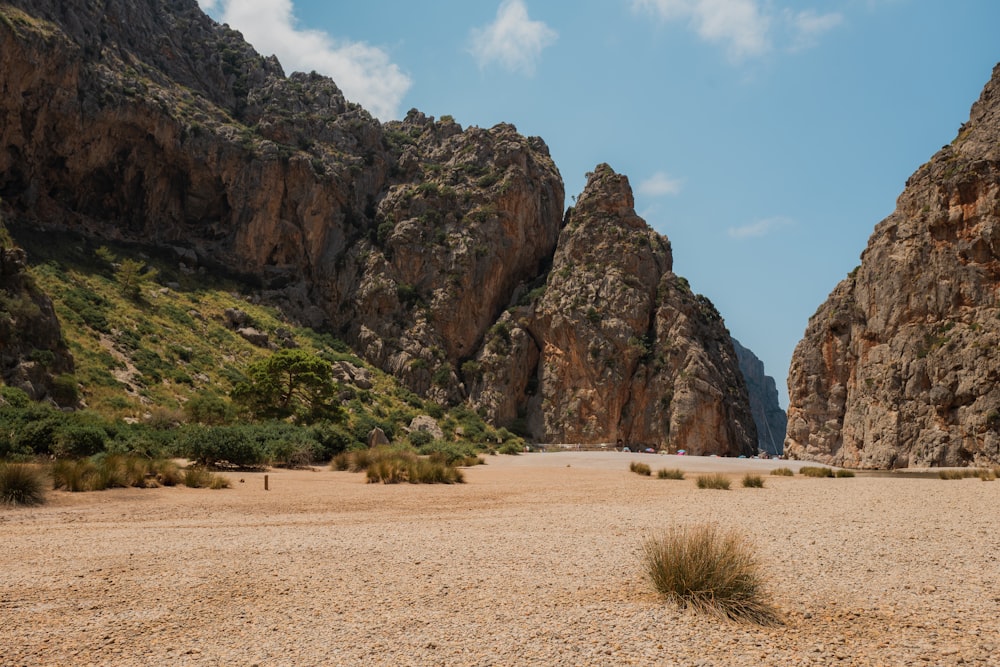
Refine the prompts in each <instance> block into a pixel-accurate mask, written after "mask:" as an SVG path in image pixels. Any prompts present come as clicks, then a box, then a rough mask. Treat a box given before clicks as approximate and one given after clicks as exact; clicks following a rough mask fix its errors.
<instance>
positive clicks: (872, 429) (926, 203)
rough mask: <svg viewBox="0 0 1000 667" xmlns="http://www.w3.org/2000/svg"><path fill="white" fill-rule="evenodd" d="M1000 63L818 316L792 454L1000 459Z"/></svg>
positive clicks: (884, 460) (958, 462)
mask: <svg viewBox="0 0 1000 667" xmlns="http://www.w3.org/2000/svg"><path fill="white" fill-rule="evenodd" d="M998 298H1000V66H998V68H996V69H994V72H993V77H992V80H991V81H990V82H989V83H988V84H987V86H986V88H985V90H984V91H983V93H982V96H981V97H980V99H979V101H978V102H976V104H975V105H973V107H972V112H971V116H970V119H969V121H968V122H967V123H965V124H964V125H963V126H962V128H961V129H960V131H959V133H958V136H957V137H956V138H955V140H954V141H953V142H952V143H951V144H950V145H948V146H945V147H943V148H942V149H941V150H940V151H939V152H938V153H937V155H935V156H934V157H933V158H932V159H931V161H930V162H928V163H927V164H925V165H923V166H922V167H920V169H918V170H917V172H916V173H915V174H913V176H911V177H910V179H909V180H908V181H907V183H906V189H905V190H904V192H903V194H902V195H901V196H900V197H899V200H898V201H897V206H896V210H895V211H894V212H893V213H892V214H891V215H890V216H889V217H887V218H886V219H885V220H883V221H882V222H881V223H879V224H878V225H877V226H876V228H875V231H874V233H873V234H872V237H871V239H870V240H869V242H868V247H867V248H866V249H865V251H864V253H863V254H862V258H861V265H860V266H859V267H858V268H857V269H856V270H855V271H853V272H852V273H851V274H850V276H848V277H847V278H846V279H845V280H844V281H842V282H841V283H840V284H839V285H838V286H837V287H836V289H834V291H833V292H832V293H831V294H830V296H829V298H828V299H827V301H826V303H824V304H823V305H822V306H820V308H819V310H817V312H816V314H815V315H813V317H812V318H811V319H810V321H809V325H808V328H807V329H806V333H805V337H804V338H803V339H802V341H801V342H800V343H799V345H798V346H797V348H796V350H795V354H794V356H793V358H792V364H791V369H790V374H789V378H788V388H789V410H788V436H787V438H786V441H785V451H786V453H787V454H788V455H789V456H793V457H796V458H803V459H810V460H817V461H822V462H825V463H831V464H836V465H844V466H850V467H857V468H900V467H908V466H963V465H990V464H996V463H998V462H1000V384H998V380H1000V360H998V357H997V355H996V354H995V352H996V349H997V345H998V344H1000V301H998Z"/></svg>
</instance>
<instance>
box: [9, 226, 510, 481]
mask: <svg viewBox="0 0 1000 667" xmlns="http://www.w3.org/2000/svg"><path fill="white" fill-rule="evenodd" d="M14 235H15V237H16V240H17V242H18V243H19V244H20V245H21V246H22V247H24V248H25V249H26V250H27V252H28V256H29V261H30V262H31V263H32V267H31V271H32V274H33V276H34V279H35V280H36V282H37V283H38V286H39V287H40V288H41V289H42V290H43V291H45V292H46V293H47V294H48V295H49V296H50V297H51V299H52V301H53V304H54V307H55V310H56V313H57V315H58V317H59V320H60V323H61V326H62V335H63V337H64V339H65V340H66V341H67V344H68V346H69V348H70V350H71V352H72V354H73V357H74V360H75V372H74V374H73V375H72V376H67V377H64V378H62V384H63V385H65V386H64V392H65V393H67V394H69V395H70V396H69V398H70V399H71V400H69V401H67V402H68V403H74V402H75V403H76V404H77V406H78V408H79V409H77V410H76V411H74V412H63V411H60V410H57V409H55V408H54V407H51V406H47V405H43V404H35V403H32V402H31V401H28V400H27V397H25V396H24V395H23V393H21V392H19V391H17V390H14V389H11V388H3V389H2V394H3V401H2V405H0V458H30V457H32V456H57V457H77V458H79V457H87V456H93V455H95V454H100V453H102V452H114V453H141V454H144V455H148V456H164V455H169V456H186V457H189V458H191V459H192V460H196V461H199V462H201V463H204V464H207V465H213V464H220V463H222V462H226V463H229V464H234V465H250V466H260V465H276V464H288V465H296V464H305V463H309V462H313V461H319V460H328V459H330V458H331V457H332V456H334V455H335V454H337V453H338V452H342V451H346V450H350V449H356V448H360V447H364V446H365V445H366V443H367V439H368V435H369V433H370V432H371V431H372V430H373V429H375V428H380V429H381V430H382V431H383V432H384V433H385V434H386V435H387V436H388V437H389V438H390V440H392V441H393V443H394V444H397V445H402V446H412V447H413V448H414V449H416V448H421V449H426V448H427V447H428V445H429V444H432V443H429V440H430V439H431V438H430V436H429V435H428V434H427V433H425V432H423V431H420V432H414V433H412V434H409V433H407V428H408V426H409V424H410V422H411V421H412V420H413V418H414V417H417V416H419V415H427V416H429V417H431V418H432V419H434V420H435V421H436V422H437V424H438V425H439V427H440V428H441V429H442V432H443V434H444V435H443V437H442V439H441V440H440V442H439V443H438V445H437V447H438V448H440V447H443V446H444V445H446V444H447V443H456V444H461V445H464V446H468V447H470V448H474V449H476V450H478V451H483V450H493V449H496V448H500V449H501V450H503V449H504V448H505V446H506V447H507V448H511V449H515V450H519V449H521V448H522V447H523V442H521V441H520V439H518V438H516V437H515V436H513V435H512V434H511V433H509V432H508V431H506V430H504V429H500V430H499V431H497V430H495V429H493V428H492V427H490V426H489V425H487V424H485V423H484V422H483V420H482V419H481V418H480V417H479V415H477V414H476V413H475V412H474V411H472V410H470V409H468V408H467V407H464V406H458V407H456V408H452V409H451V410H448V411H446V410H445V409H444V408H442V407H441V406H439V405H437V404H434V403H431V402H427V401H424V400H423V399H421V398H420V397H419V396H417V395H416V394H414V393H413V392H411V391H409V390H408V389H406V388H405V387H402V386H400V385H399V384H398V383H397V382H396V381H395V379H394V378H393V377H392V376H389V375H387V374H385V373H382V372H381V371H379V370H377V369H375V368H374V367H371V366H369V365H368V364H366V363H365V362H363V361H362V360H360V359H359V358H357V357H356V356H355V355H354V354H352V353H351V351H350V349H349V348H348V346H347V345H346V344H344V343H343V342H342V341H339V340H337V339H336V338H334V337H333V336H331V335H329V334H326V333H321V332H316V331H314V330H312V329H309V328H304V327H299V326H296V325H295V324H294V323H292V322H289V321H287V320H286V319H285V318H284V316H283V315H282V313H281V312H280V311H279V310H278V309H276V308H273V307H268V306H264V305H260V304H259V303H255V300H254V299H252V298H251V297H250V296H249V295H250V291H251V289H252V288H253V287H254V286H253V285H252V284H250V283H249V282H247V281H241V280H239V279H238V278H237V277H232V276H225V275H222V274H213V273H211V272H205V271H203V270H199V271H197V272H193V271H190V270H182V268H181V266H180V264H179V263H178V260H177V258H175V257H171V256H164V255H162V254H161V255H157V254H156V251H154V250H150V249H144V252H143V251H140V250H139V249H136V248H132V247H126V246H111V247H105V246H101V247H97V246H96V245H94V244H93V243H91V242H89V241H88V240H87V239H84V238H82V237H71V236H66V237H61V238H60V242H59V243H53V242H52V239H51V235H50V234H45V233H42V232H32V231H25V230H15V234H14ZM171 254H172V253H171ZM123 268H124V269H125V270H124V271H123ZM233 310H238V311H241V312H242V313H245V315H246V320H247V324H246V325H245V326H251V327H253V328H254V329H256V330H257V331H259V332H261V333H263V334H266V335H267V336H268V341H269V345H268V346H267V347H260V346H257V345H254V344H252V343H250V342H248V340H246V339H245V338H244V337H243V336H241V335H240V333H238V332H237V331H236V330H234V329H235V326H234V325H233V324H232V320H231V317H230V316H229V315H228V314H227V311H230V312H232V311H233ZM276 348H278V349H276ZM342 363H346V364H349V366H348V368H353V369H354V370H360V371H361V372H363V374H364V376H365V377H366V378H367V380H366V381H364V382H357V380H352V379H351V378H350V377H348V376H347V375H345V374H344V373H339V374H338V373H335V372H334V369H335V366H340V365H342Z"/></svg>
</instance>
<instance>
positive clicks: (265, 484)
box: [264, 475, 267, 491]
mask: <svg viewBox="0 0 1000 667" xmlns="http://www.w3.org/2000/svg"><path fill="white" fill-rule="evenodd" d="M264 490H265V491H267V475H264Z"/></svg>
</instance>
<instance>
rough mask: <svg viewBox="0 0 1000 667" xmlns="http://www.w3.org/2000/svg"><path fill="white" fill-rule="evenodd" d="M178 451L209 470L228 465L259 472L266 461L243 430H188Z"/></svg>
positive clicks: (226, 427)
mask: <svg viewBox="0 0 1000 667" xmlns="http://www.w3.org/2000/svg"><path fill="white" fill-rule="evenodd" d="M179 447H180V450H181V451H182V452H183V455H184V456H186V457H187V458H189V459H191V460H192V461H195V462H197V463H198V464H200V465H202V466H206V467H211V466H216V465H219V464H228V465H231V466H236V467H241V468H259V467H261V466H263V465H264V463H265V462H266V461H267V452H266V451H265V450H264V448H263V447H261V446H260V443H259V442H257V441H255V440H254V439H251V438H250V437H248V433H247V430H246V429H245V428H243V427H240V426H206V427H202V428H190V427H189V428H187V429H185V431H184V433H183V435H182V436H181V438H180V445H179Z"/></svg>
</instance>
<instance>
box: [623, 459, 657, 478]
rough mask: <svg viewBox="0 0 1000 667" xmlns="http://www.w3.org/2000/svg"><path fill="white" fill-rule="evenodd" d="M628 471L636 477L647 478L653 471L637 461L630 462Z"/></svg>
mask: <svg viewBox="0 0 1000 667" xmlns="http://www.w3.org/2000/svg"><path fill="white" fill-rule="evenodd" d="M628 469H629V470H631V471H632V472H634V473H635V474H637V475H646V476H647V477H648V476H650V475H651V474H653V471H652V470H651V469H650V467H649V466H648V465H646V464H645V463H639V462H638V461H632V463H630V464H628Z"/></svg>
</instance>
